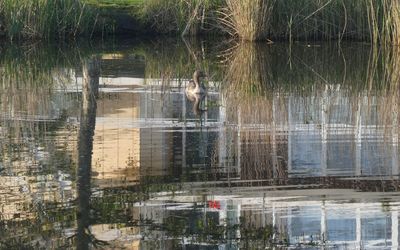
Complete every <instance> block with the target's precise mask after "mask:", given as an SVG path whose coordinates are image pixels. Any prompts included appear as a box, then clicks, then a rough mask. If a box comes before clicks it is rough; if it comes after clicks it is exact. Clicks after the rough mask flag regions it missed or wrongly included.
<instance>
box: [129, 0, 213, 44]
mask: <svg viewBox="0 0 400 250" xmlns="http://www.w3.org/2000/svg"><path fill="white" fill-rule="evenodd" d="M220 2H221V0H148V1H143V3H142V4H141V6H140V8H138V12H137V14H136V15H137V16H138V17H139V19H140V20H141V21H142V22H144V23H147V24H148V25H150V26H151V27H152V29H154V31H156V32H158V33H178V34H181V35H183V36H186V35H198V34H200V33H203V32H210V31H211V30H212V29H213V26H216V23H215V20H216V18H215V10H216V9H218V8H219V6H220Z"/></svg>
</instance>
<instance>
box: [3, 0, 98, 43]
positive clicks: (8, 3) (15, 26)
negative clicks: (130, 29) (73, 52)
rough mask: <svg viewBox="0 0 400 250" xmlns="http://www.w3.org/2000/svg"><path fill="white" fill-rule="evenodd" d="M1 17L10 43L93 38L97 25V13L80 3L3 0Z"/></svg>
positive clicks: (55, 0)
mask: <svg viewBox="0 0 400 250" xmlns="http://www.w3.org/2000/svg"><path fill="white" fill-rule="evenodd" d="M0 17H1V19H2V20H3V23H4V26H5V29H6V33H7V36H8V37H9V38H10V39H11V40H13V39H27V38H30V39H32V38H36V39H37V38H39V39H53V40H54V39H57V40H66V39H68V38H71V37H77V36H81V35H88V36H90V35H92V34H93V32H95V29H96V27H97V25H96V24H97V23H98V22H97V14H96V12H95V11H94V10H93V9H92V8H89V7H88V6H87V5H86V4H85V3H83V2H82V1H80V0H30V1H24V0H2V1H1V2H0Z"/></svg>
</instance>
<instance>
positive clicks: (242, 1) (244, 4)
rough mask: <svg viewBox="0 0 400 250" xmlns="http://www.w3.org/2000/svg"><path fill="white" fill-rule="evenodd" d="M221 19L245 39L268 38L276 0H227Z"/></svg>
mask: <svg viewBox="0 0 400 250" xmlns="http://www.w3.org/2000/svg"><path fill="white" fill-rule="evenodd" d="M225 2H226V8H225V10H224V11H222V12H221V13H223V15H222V18H220V21H221V22H222V23H224V24H225V25H226V26H227V27H228V32H229V33H230V34H232V35H235V36H238V37H240V38H241V39H243V40H249V41H255V40H262V39H266V38H267V37H268V34H269V25H270V19H271V16H272V11H273V8H274V4H275V0H226V1H225Z"/></svg>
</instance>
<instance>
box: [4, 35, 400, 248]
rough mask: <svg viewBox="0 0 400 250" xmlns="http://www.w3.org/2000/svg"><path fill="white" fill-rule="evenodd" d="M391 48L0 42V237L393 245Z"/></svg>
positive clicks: (155, 243) (36, 244) (84, 243)
mask: <svg viewBox="0 0 400 250" xmlns="http://www.w3.org/2000/svg"><path fill="white" fill-rule="evenodd" d="M216 44H217V45H218V46H216ZM21 51H22V52H24V53H21ZM355 54H357V56H354V55H355ZM398 58H399V52H398V50H397V48H393V49H383V48H370V47H367V46H365V45H363V44H354V43H352V44H343V45H342V46H341V47H338V46H336V45H330V44H321V45H307V44H295V45H292V46H286V45H274V46H269V45H268V46H265V45H262V44H240V45H235V46H233V47H232V46H231V45H221V43H219V42H211V43H210V42H207V41H206V42H193V41H182V42H177V41H165V40H163V41H128V42H125V41H124V42H122V43H121V44H120V45H119V44H110V45H108V44H106V45H104V44H103V45H102V46H101V47H90V46H88V47H87V48H80V49H79V48H57V49H55V50H54V49H51V48H41V49H38V48H33V49H32V48H28V49H27V48H19V49H15V48H7V47H5V53H4V54H3V55H2V58H1V60H0V62H1V67H0V75H1V79H2V85H1V86H0V87H1V92H0V108H1V110H0V137H1V140H0V148H1V150H0V159H1V161H0V179H1V180H2V181H0V183H1V184H0V200H1V204H2V205H1V208H0V231H1V235H2V239H0V245H1V247H12V248H23V247H25V248H68V247H72V248H79V249H87V248H92V247H104V248H128V249H139V248H141V249H158V248H162V249H175V248H184V247H185V248H189V249H197V248H206V249H217V248H218V249H237V248H248V247H253V248H265V247H266V246H267V247H276V248H277V249H280V248H282V249H285V248H290V247H299V246H303V247H308V248H317V247H320V246H326V247H333V248H334V247H342V248H345V247H348V248H351V249H354V248H359V249H364V248H369V247H378V248H380V249H384V248H386V249H396V248H397V246H398V241H399V239H398V238H399V235H398V210H399V204H398V197H399V194H400V193H399V179H398V174H399V159H398V153H399V152H398V127H399V121H398V105H397V100H398V95H399V91H398V84H399V74H398V72H400V71H399V65H398V61H399V60H398ZM196 68H202V69H204V70H205V72H207V74H208V75H209V76H210V80H209V82H207V89H208V93H207V95H206V96H205V97H204V100H202V104H201V105H202V106H201V110H206V111H204V112H201V114H200V115H199V113H198V110H196V109H193V103H192V101H191V100H188V99H187V97H186V95H185V87H186V85H187V84H188V83H189V79H190V78H191V75H192V73H193V71H194V69H196ZM199 103H200V102H199ZM195 105H197V104H195ZM199 110H200V106H199ZM38 225H39V226H38Z"/></svg>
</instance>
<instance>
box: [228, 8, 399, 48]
mask: <svg viewBox="0 0 400 250" xmlns="http://www.w3.org/2000/svg"><path fill="white" fill-rule="evenodd" d="M225 3H226V7H225V8H223V9H222V11H221V12H222V15H221V17H220V22H221V23H222V24H224V25H225V30H226V32H227V33H229V34H231V35H234V36H237V37H240V38H241V39H245V40H251V41H254V40H266V39H273V40H282V39H283V40H289V41H293V40H310V41H315V40H339V41H341V40H343V39H351V40H359V41H370V42H372V43H386V44H389V43H393V44H399V30H400V25H399V16H400V15H399V13H400V12H399V11H400V4H399V3H398V2H397V1H390V0H382V1H372V0H362V1H353V0H307V1H305V0H303V1H298V0H257V1H250V0H245V1H238V0H225Z"/></svg>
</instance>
